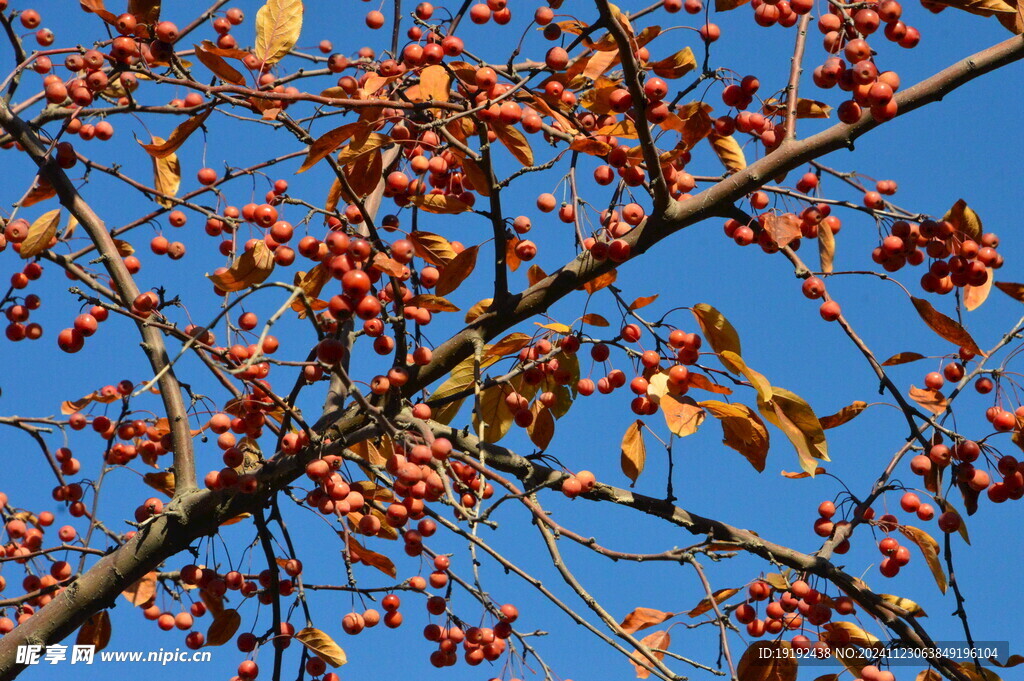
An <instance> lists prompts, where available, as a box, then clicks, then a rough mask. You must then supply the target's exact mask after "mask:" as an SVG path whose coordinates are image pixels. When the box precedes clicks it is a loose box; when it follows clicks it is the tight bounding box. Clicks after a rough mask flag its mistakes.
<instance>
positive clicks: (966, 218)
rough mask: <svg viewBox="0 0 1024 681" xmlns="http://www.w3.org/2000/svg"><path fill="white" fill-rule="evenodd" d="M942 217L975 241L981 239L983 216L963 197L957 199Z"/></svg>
mask: <svg viewBox="0 0 1024 681" xmlns="http://www.w3.org/2000/svg"><path fill="white" fill-rule="evenodd" d="M942 219H943V220H948V221H949V222H951V223H952V224H953V228H954V229H956V230H957V231H958V232H963V233H964V234H966V235H967V236H968V237H970V238H971V239H974V240H975V241H980V240H981V234H982V232H983V231H984V228H983V227H982V225H981V218H979V217H978V214H977V213H975V212H974V211H973V210H972V209H971V208H970V206H968V205H967V202H966V201H964V200H963V199H959V200H957V202H956V203H954V204H953V207H952V208H950V209H949V210H948V211H947V212H946V214H945V215H943V216H942Z"/></svg>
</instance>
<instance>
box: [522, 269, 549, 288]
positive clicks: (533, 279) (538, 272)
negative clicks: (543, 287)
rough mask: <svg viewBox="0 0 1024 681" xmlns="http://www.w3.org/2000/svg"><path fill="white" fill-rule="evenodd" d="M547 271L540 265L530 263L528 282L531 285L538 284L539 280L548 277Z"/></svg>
mask: <svg viewBox="0 0 1024 681" xmlns="http://www.w3.org/2000/svg"><path fill="white" fill-rule="evenodd" d="M547 276H548V275H547V273H546V272H545V271H544V270H542V269H541V267H540V265H530V269H528V270H526V282H527V283H528V284H529V285H530V286H536V285H537V283H538V282H540V281H544V280H545V279H547Z"/></svg>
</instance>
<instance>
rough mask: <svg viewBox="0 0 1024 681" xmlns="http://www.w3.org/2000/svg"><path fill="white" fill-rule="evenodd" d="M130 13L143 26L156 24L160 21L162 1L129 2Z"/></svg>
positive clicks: (137, 0) (129, 0)
mask: <svg viewBox="0 0 1024 681" xmlns="http://www.w3.org/2000/svg"><path fill="white" fill-rule="evenodd" d="M128 13H129V14H133V15H135V18H136V19H138V20H139V23H142V24H156V23H157V22H158V21H159V20H160V0H128Z"/></svg>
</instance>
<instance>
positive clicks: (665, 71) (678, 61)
mask: <svg viewBox="0 0 1024 681" xmlns="http://www.w3.org/2000/svg"><path fill="white" fill-rule="evenodd" d="M650 66H651V69H653V70H654V73H655V74H657V75H659V76H661V77H662V78H682V77H683V76H685V75H686V74H687V73H689V72H690V71H692V70H694V69H695V68H697V60H696V59H694V57H693V50H691V49H690V48H689V47H684V48H683V49H681V50H679V51H678V52H676V53H675V54H673V55H672V56H671V57H666V58H665V59H662V60H661V61H656V62H654V63H653V64H651V65H650Z"/></svg>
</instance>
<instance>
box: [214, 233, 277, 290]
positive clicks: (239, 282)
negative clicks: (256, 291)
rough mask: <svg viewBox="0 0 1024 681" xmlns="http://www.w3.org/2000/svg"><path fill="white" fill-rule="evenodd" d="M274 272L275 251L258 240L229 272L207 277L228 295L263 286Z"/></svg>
mask: <svg viewBox="0 0 1024 681" xmlns="http://www.w3.org/2000/svg"><path fill="white" fill-rule="evenodd" d="M273 271H274V253H273V251H271V250H270V248H268V247H267V245H266V244H265V243H264V242H263V241H261V240H257V241H256V244H255V245H254V246H253V248H252V250H250V251H246V252H245V253H243V254H242V255H241V256H240V257H239V258H237V259H236V260H235V262H234V263H232V264H231V267H230V268H229V269H228V270H226V271H224V272H221V273H219V274H217V273H215V274H208V275H206V276H207V277H209V279H210V281H212V282H213V285H214V286H216V287H217V288H218V289H220V290H221V291H224V292H226V293H228V292H232V291H241V290H242V289H245V288H248V287H250V286H255V285H256V284H261V283H263V282H264V281H266V279H267V277H269V276H270V273H271V272H273Z"/></svg>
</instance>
